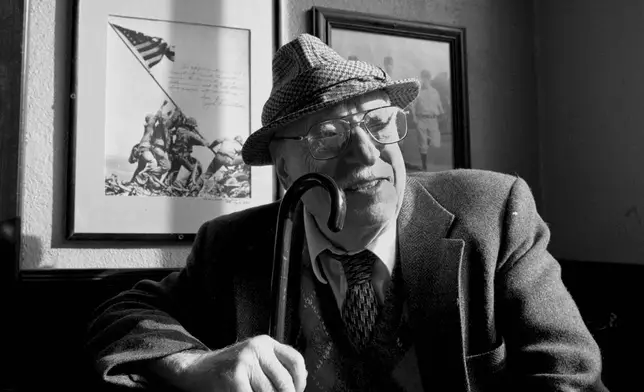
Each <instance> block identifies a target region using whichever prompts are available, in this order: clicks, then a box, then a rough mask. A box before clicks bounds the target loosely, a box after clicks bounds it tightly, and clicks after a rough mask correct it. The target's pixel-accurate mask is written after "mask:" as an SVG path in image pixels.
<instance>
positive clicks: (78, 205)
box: [70, 0, 276, 234]
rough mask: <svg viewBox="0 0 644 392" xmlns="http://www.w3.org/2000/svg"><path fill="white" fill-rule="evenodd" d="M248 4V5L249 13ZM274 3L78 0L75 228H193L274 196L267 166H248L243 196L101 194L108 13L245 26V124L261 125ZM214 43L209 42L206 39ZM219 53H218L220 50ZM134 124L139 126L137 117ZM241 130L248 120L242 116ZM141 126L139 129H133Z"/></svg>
mask: <svg viewBox="0 0 644 392" xmlns="http://www.w3.org/2000/svg"><path fill="white" fill-rule="evenodd" d="M249 9H251V10H253V12H248V10H249ZM273 10H274V7H273V2H272V1H265V0H218V1H212V0H190V1H185V0H182V1H178V0H138V1H132V0H129V1H128V0H112V1H110V2H94V1H92V2H90V1H82V0H81V1H80V2H79V6H78V23H79V24H78V33H77V42H76V45H77V50H76V53H77V56H76V64H75V66H76V89H75V99H76V102H75V104H76V106H75V119H74V129H73V130H72V132H74V136H73V137H74V138H75V148H74V151H73V159H74V167H75V171H74V173H72V178H71V179H70V180H71V181H73V182H74V185H73V187H72V189H73V192H74V194H73V195H72V196H73V198H74V222H73V223H74V232H76V233H121V234H139V233H140V234H173V233H195V232H196V230H197V229H198V227H199V226H200V225H201V224H202V223H203V222H205V221H207V220H209V219H212V218H214V217H216V216H219V215H222V214H227V213H231V212H235V211H239V210H242V209H246V208H249V207H252V206H257V205H261V204H265V203H268V202H271V201H273V200H274V197H275V186H276V183H275V176H274V171H273V168H272V166H265V167H256V168H252V172H251V184H252V188H251V195H252V197H251V198H249V199H240V200H239V201H234V200H206V199H199V198H169V197H121V196H119V197H115V196H106V195H105V188H104V171H105V168H104V166H105V151H106V145H105V124H106V118H105V117H106V98H105V92H106V91H107V86H106V64H107V58H106V55H107V50H106V45H107V41H108V38H107V34H113V33H114V31H113V29H112V28H111V27H110V26H109V24H108V23H107V22H108V20H110V16H111V15H119V16H128V17H132V18H143V19H149V20H154V19H156V20H167V21H176V22H185V23H190V24H203V25H211V26H212V25H216V26H222V27H229V28H237V29H246V30H249V31H250V59H251V61H250V130H251V132H252V131H254V130H256V129H259V128H260V127H261V120H260V117H261V110H262V106H263V104H264V102H265V101H266V99H267V98H268V96H269V94H270V90H271V82H272V75H271V61H272V55H273V48H274V43H273V37H274V30H273V29H274V18H273ZM212 49H213V50H216V49H217V47H216V43H213V47H212ZM224 54H225V53H224ZM137 125H140V126H142V123H139V124H137ZM240 126H243V127H244V129H247V128H248V123H247V122H246V123H244V124H242V125H240ZM133 131H134V132H138V133H140V130H137V129H135V130H133Z"/></svg>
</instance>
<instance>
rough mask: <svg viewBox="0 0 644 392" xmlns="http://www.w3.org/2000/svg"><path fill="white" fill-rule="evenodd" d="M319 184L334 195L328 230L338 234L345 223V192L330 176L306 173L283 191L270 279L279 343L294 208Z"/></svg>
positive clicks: (272, 326)
mask: <svg viewBox="0 0 644 392" xmlns="http://www.w3.org/2000/svg"><path fill="white" fill-rule="evenodd" d="M316 186H321V187H323V188H324V189H326V190H327V192H329V196H330V197H331V211H330V213H329V219H328V221H327V226H328V227H329V230H331V231H333V232H334V233H337V232H338V231H340V230H342V227H343V226H344V215H345V213H346V199H345V195H344V192H343V191H342V189H340V188H339V187H338V185H337V184H336V183H335V181H333V179H332V178H331V177H329V176H327V175H324V174H319V173H310V174H305V175H303V176H302V177H300V178H298V179H297V180H295V182H294V183H293V184H292V185H291V186H290V187H289V189H288V190H287V191H286V193H285V194H284V197H283V198H282V202H281V203H280V207H279V212H278V215H277V229H276V231H275V248H274V253H273V276H272V278H271V279H272V280H271V297H272V301H273V302H272V303H273V309H272V313H271V318H270V325H269V336H271V337H272V338H273V339H275V340H277V341H278V342H280V343H286V342H285V336H284V322H285V318H286V293H287V289H288V270H289V264H290V261H291V260H290V258H291V257H290V253H291V233H292V230H293V220H294V218H295V217H294V215H295V209H296V207H297V206H298V204H299V202H300V201H301V198H302V196H303V195H304V193H306V191H308V190H309V189H311V188H313V187H316Z"/></svg>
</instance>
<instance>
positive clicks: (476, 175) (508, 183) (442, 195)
mask: <svg viewBox="0 0 644 392" xmlns="http://www.w3.org/2000/svg"><path fill="white" fill-rule="evenodd" d="M410 177H411V179H413V180H414V181H416V182H418V184H420V185H421V186H422V187H423V188H424V189H425V190H426V191H427V192H429V193H430V194H431V195H432V196H433V197H434V198H435V199H436V200H437V201H438V202H439V203H440V204H442V205H443V206H444V207H446V208H447V209H448V210H454V209H455V208H450V207H458V206H472V207H474V206H477V205H488V206H499V205H504V204H505V203H506V200H507V198H508V195H509V193H510V191H511V190H512V187H513V186H514V184H515V183H516V182H517V180H519V181H521V182H524V181H523V180H521V179H520V178H519V177H518V176H512V175H509V174H504V173H499V172H494V171H489V170H480V169H455V170H447V171H442V172H435V173H422V174H414V175H411V176H410ZM524 183H525V182H524ZM456 210H458V208H456Z"/></svg>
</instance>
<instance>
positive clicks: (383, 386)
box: [88, 34, 606, 392]
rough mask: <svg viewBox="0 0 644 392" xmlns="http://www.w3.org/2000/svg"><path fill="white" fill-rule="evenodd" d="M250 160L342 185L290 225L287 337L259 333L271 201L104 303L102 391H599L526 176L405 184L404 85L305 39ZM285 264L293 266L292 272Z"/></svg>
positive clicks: (465, 175)
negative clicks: (337, 210)
mask: <svg viewBox="0 0 644 392" xmlns="http://www.w3.org/2000/svg"><path fill="white" fill-rule="evenodd" d="M273 72H274V79H273V80H274V88H273V91H272V93H271V96H270V98H269V99H268V101H267V102H266V104H265V106H264V110H263V114H262V123H263V125H264V126H263V127H262V128H261V129H260V130H258V131H256V132H254V133H252V134H251V135H250V137H249V138H248V140H247V141H246V142H245V143H244V146H243V150H242V155H243V158H244V160H245V162H246V163H247V164H249V165H269V164H273V165H274V166H275V169H276V171H277V174H278V176H279V179H280V181H281V183H282V185H283V186H284V187H287V188H288V187H289V185H290V184H292V183H293V181H295V180H296V179H297V178H299V177H300V176H302V175H304V174H307V173H310V172H318V173H324V174H327V175H329V176H331V177H332V178H334V179H335V180H336V182H337V183H338V184H339V186H341V187H342V188H343V189H344V191H345V192H346V196H347V215H346V221H345V227H344V229H343V230H342V231H340V232H339V233H333V232H331V231H329V230H328V229H327V228H326V226H325V224H324V223H325V222H326V218H327V216H328V214H329V208H330V207H329V201H328V197H327V196H326V195H325V194H324V193H323V191H318V189H319V188H314V189H312V190H310V191H309V192H308V193H307V194H305V195H304V198H303V207H302V208H301V209H300V210H299V211H298V219H297V220H296V222H295V223H294V229H293V233H294V237H295V238H294V244H295V246H300V247H301V251H300V250H298V253H297V256H299V257H298V261H299V262H298V263H292V264H293V268H292V269H291V271H292V276H293V280H292V281H290V282H291V283H290V287H289V298H288V300H287V315H288V317H287V320H286V326H287V328H286V336H287V337H288V342H287V343H280V342H277V341H275V340H273V339H272V338H270V337H268V336H266V335H265V334H266V331H267V328H268V320H269V317H270V313H271V309H270V306H271V301H270V284H271V267H272V266H271V264H272V263H271V261H272V251H273V244H274V242H273V241H274V237H275V231H274V229H275V222H276V219H277V211H278V204H277V203H272V204H269V205H266V206H261V207H255V208H250V209H247V210H244V211H242V212H238V213H234V214H230V215H226V216H221V217H218V218H216V219H214V220H212V221H210V222H208V223H205V224H204V225H203V226H202V227H201V228H200V230H199V232H198V234H197V238H196V240H195V243H194V245H193V248H192V252H191V254H190V256H189V258H188V261H187V265H186V266H185V268H183V269H182V270H181V271H180V272H178V273H173V274H170V275H169V276H168V277H167V278H165V279H163V280H162V281H161V282H152V281H143V282H140V283H139V284H137V285H136V286H135V287H134V288H133V289H132V290H129V291H126V292H123V293H122V294H120V295H118V296H116V297H115V298H113V299H111V300H109V301H107V302H106V303H105V304H103V305H102V306H101V307H100V308H99V309H98V310H97V316H96V319H95V320H94V321H93V323H92V324H91V326H90V329H89V340H88V348H89V350H90V352H91V353H92V354H93V356H94V358H95V365H96V368H97V369H98V371H99V373H100V375H101V376H102V377H103V379H104V380H105V381H107V382H109V383H112V384H120V385H124V386H131V387H133V388H135V387H144V386H149V387H151V388H154V387H156V386H159V385H166V386H172V387H174V388H176V389H179V390H184V391H303V390H306V391H410V392H411V391H426V392H429V391H450V392H465V391H506V390H507V391H605V390H606V389H605V388H604V386H603V384H602V381H601V377H600V371H601V363H600V353H599V349H598V347H597V345H596V343H595V342H594V340H593V338H592V336H591V335H590V333H589V331H588V329H587V328H586V326H585V325H584V322H583V321H582V319H581V317H580V314H579V311H578V310H577V308H576V306H575V303H574V302H573V300H572V298H571V297H570V295H569V293H568V292H567V291H566V289H565V287H564V286H563V284H562V282H561V280H560V268H559V265H558V263H557V262H556V261H555V260H554V259H553V257H552V256H551V255H550V254H549V253H548V251H547V249H546V247H547V244H548V240H549V232H548V227H547V225H546V224H545V223H544V222H543V220H541V218H540V217H539V216H538V214H537V212H536V209H535V205H534V201H533V198H532V196H531V194H530V190H529V188H528V186H527V185H526V183H525V182H524V181H523V180H521V179H520V178H517V177H513V176H508V175H503V174H496V173H490V172H484V171H474V170H456V171H448V172H442V173H432V174H428V173H422V174H419V175H416V176H409V177H408V176H407V175H406V174H405V165H404V162H403V158H402V154H401V152H400V149H399V147H398V144H397V143H398V142H399V141H400V140H401V139H402V138H404V137H405V135H406V130H407V129H406V116H405V114H404V112H403V111H402V108H404V107H406V106H407V105H409V104H410V103H411V102H412V101H413V100H414V99H415V98H416V97H417V95H418V91H419V87H420V85H419V82H418V81H417V80H415V79H407V80H399V81H394V80H392V79H391V78H390V77H389V76H388V75H387V74H386V73H385V72H384V71H383V70H382V69H380V68H378V67H376V66H372V65H370V64H367V63H364V62H361V61H347V60H345V59H343V58H342V57H340V56H339V55H338V54H337V53H336V52H334V51H333V50H331V49H330V48H329V47H328V46H326V45H324V44H323V43H322V42H321V41H319V40H318V39H317V38H314V37H312V36H310V35H306V34H305V35H301V36H299V37H298V38H296V39H295V40H293V41H292V42H290V43H288V44H286V45H285V46H283V47H282V48H281V49H280V50H279V51H278V52H277V53H276V55H275V60H274V62H273ZM293 271H295V272H293Z"/></svg>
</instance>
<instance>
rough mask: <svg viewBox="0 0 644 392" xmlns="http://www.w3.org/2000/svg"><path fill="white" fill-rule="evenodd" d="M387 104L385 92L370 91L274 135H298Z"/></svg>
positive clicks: (305, 118) (298, 121)
mask: <svg viewBox="0 0 644 392" xmlns="http://www.w3.org/2000/svg"><path fill="white" fill-rule="evenodd" d="M389 104H390V100H389V95H388V94H387V93H386V92H385V91H383V90H377V91H372V92H370V93H367V94H364V95H360V96H358V97H355V98H351V99H348V100H346V101H342V102H340V103H338V104H336V105H334V106H331V107H329V108H327V109H324V110H321V111H319V112H315V113H313V114H310V115H308V116H304V117H302V118H301V119H299V120H297V121H295V122H293V123H291V124H289V125H287V126H286V127H284V128H283V129H281V130H279V131H277V132H276V134H277V135H280V136H287V135H290V136H293V135H299V134H301V133H302V132H305V131H306V130H308V128H309V127H310V126H311V125H313V124H317V123H319V122H322V121H326V120H330V119H333V118H340V117H346V116H348V115H350V114H352V113H360V112H364V111H367V110H370V109H375V108H379V107H382V106H387V105H389Z"/></svg>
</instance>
